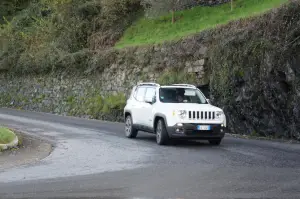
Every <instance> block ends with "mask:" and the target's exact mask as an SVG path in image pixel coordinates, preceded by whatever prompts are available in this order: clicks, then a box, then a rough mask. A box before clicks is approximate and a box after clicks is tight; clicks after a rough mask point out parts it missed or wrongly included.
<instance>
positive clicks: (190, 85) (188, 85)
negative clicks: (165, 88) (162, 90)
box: [172, 84, 197, 88]
mask: <svg viewBox="0 0 300 199" xmlns="http://www.w3.org/2000/svg"><path fill="white" fill-rule="evenodd" d="M172 86H186V87H192V88H197V87H196V86H194V85H192V84H172Z"/></svg>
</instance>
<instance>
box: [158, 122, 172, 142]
mask: <svg viewBox="0 0 300 199" xmlns="http://www.w3.org/2000/svg"><path fill="white" fill-rule="evenodd" d="M155 133H156V143H157V144H158V145H166V144H167V143H168V141H169V136H168V132H167V129H166V125H165V122H164V120H163V119H160V120H158V122H157V125H156V129H155Z"/></svg>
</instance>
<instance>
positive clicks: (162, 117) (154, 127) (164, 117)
mask: <svg viewBox="0 0 300 199" xmlns="http://www.w3.org/2000/svg"><path fill="white" fill-rule="evenodd" d="M160 119H163V120H164V122H165V125H166V126H168V124H167V118H166V116H165V115H164V114H161V113H158V114H155V115H154V120H153V130H154V131H155V129H156V126H157V122H158V121H159V120H160Z"/></svg>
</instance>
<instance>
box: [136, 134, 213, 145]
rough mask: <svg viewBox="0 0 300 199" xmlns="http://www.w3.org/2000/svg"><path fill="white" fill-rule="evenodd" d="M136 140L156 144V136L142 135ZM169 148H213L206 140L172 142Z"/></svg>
mask: <svg viewBox="0 0 300 199" xmlns="http://www.w3.org/2000/svg"><path fill="white" fill-rule="evenodd" d="M136 140H140V141H144V142H147V143H150V144H156V141H155V135H151V134H146V133H145V134H144V133H141V134H140V135H138V137H136ZM169 146H174V147H209V148H211V147H213V146H212V145H210V144H209V143H208V141H206V140H197V141H196V140H171V141H170V143H169Z"/></svg>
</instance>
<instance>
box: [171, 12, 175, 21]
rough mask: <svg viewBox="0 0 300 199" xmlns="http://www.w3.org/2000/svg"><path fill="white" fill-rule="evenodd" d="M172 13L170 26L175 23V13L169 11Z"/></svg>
mask: <svg viewBox="0 0 300 199" xmlns="http://www.w3.org/2000/svg"><path fill="white" fill-rule="evenodd" d="M171 12H172V24H173V23H175V11H174V9H172V10H171Z"/></svg>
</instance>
